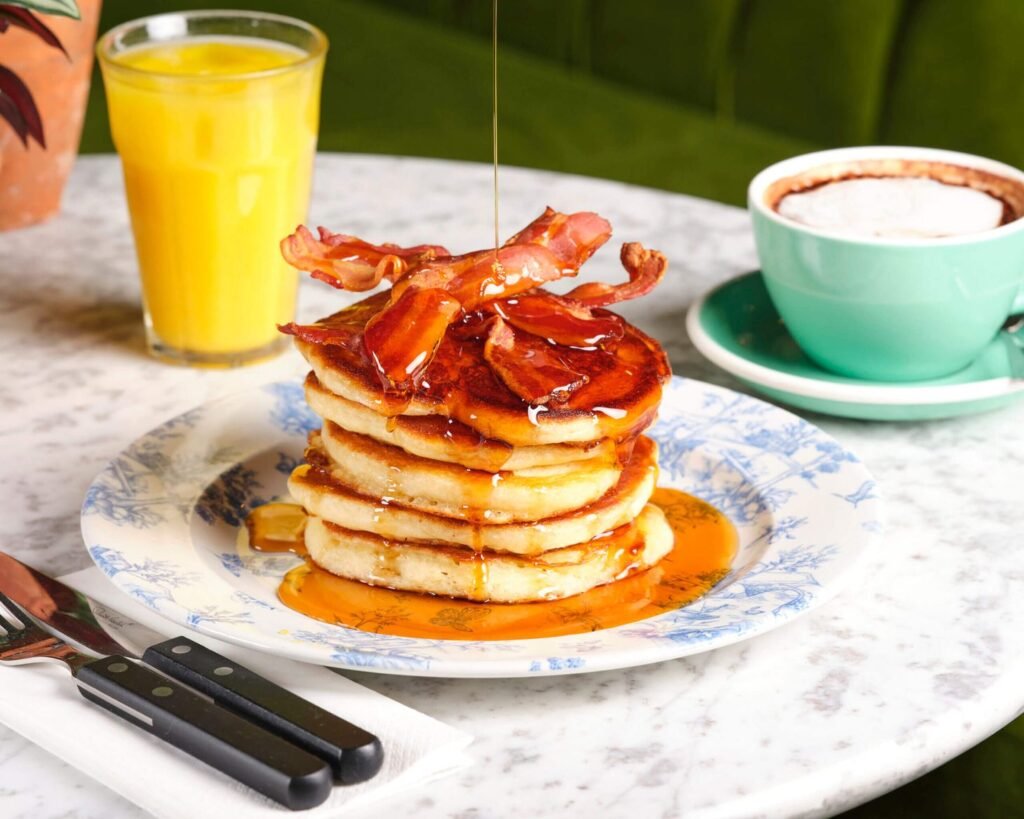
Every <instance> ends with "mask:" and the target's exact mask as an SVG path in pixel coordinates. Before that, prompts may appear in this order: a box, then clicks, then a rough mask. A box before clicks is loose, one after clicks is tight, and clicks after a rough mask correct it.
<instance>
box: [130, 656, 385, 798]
mask: <svg viewBox="0 0 1024 819" xmlns="http://www.w3.org/2000/svg"><path fill="white" fill-rule="evenodd" d="M142 659H143V661H144V662H146V663H147V664H149V665H151V666H152V667H153V668H157V669H159V670H160V671H162V672H163V673H164V674H167V675H168V676H171V677H174V678H175V679H176V680H180V681H181V682H183V683H186V684H187V685H190V686H192V688H195V689H196V690H197V691H201V692H203V693H204V694H206V695H207V696H209V697H211V698H212V699H213V700H214V702H216V703H217V704H218V705H221V706H223V707H225V708H228V709H230V710H232V711H234V712H235V713H236V714H239V715H241V716H244V717H246V718H248V719H250V720H254V721H256V722H257V723H259V724H260V725H261V726H263V727H264V728H266V729H267V730H269V731H272V732H274V733H275V734H277V735H278V736H280V737H282V738H283V739H286V740H288V741H289V742H291V743H294V744H295V745H298V746H299V747H300V748H303V749H305V750H307V751H309V752H310V753H311V754H315V755H316V756H318V757H320V758H321V759H323V760H325V761H326V762H327V763H328V764H329V765H330V766H331V770H332V771H333V772H334V778H335V779H336V780H337V781H339V782H341V783H342V784H345V785H354V784H356V783H357V782H365V781H366V780H367V779H370V778H371V777H373V776H374V775H376V773H377V772H378V771H379V770H380V768H381V765H382V764H383V761H384V754H383V750H382V749H381V744H380V740H378V739H377V737H375V736H374V735H373V734H371V733H369V732H368V731H364V730H363V729H362V728H359V727H357V726H355V725H352V724H351V723H350V722H346V721H345V720H343V719H341V718H340V717H337V716H335V715H334V714H332V713H330V712H329V711H325V710H324V709H323V708H321V707H319V706H318V705H314V704H313V703H311V702H309V701H308V700H305V699H303V698H302V697H300V696H298V695H297V694H293V693H292V692H291V691H288V690H287V689H284V688H282V687H281V686H279V685H277V684H276V683H273V682H271V681H270V680H268V679H266V678H264V677H261V676H260V675H259V674H257V673H256V672H254V671H250V670H249V669H248V668H246V667H245V666H243V665H239V664H238V663H235V662H232V661H231V660H229V659H227V658H226V657H223V656H221V655H220V654H217V653H216V652H215V651H211V650H210V649H208V648H206V647H204V646H201V645H199V643H196V642H193V641H192V640H189V639H188V638H187V637H176V638H174V639H172V640H167V641H165V642H163V643H158V644H157V645H154V646H150V647H149V648H147V649H146V653H145V654H144V655H143V657H142Z"/></svg>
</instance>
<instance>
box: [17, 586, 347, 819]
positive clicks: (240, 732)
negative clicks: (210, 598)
mask: <svg viewBox="0 0 1024 819" xmlns="http://www.w3.org/2000/svg"><path fill="white" fill-rule="evenodd" d="M0 627H2V628H0V663H4V664H8V663H10V664H13V665H19V664H21V663H33V662H39V661H41V660H55V661H57V662H60V663H63V664H64V665H65V666H66V667H67V668H68V669H69V670H70V671H71V676H72V677H74V680H75V684H76V686H77V687H78V691H79V693H81V695H82V696H83V697H85V698H86V699H87V700H89V701H90V702H93V703H95V704H96V705H98V706H100V707H101V708H104V709H106V710H107V711H110V712H111V713H113V714H116V715H117V716H119V717H120V718H121V719H123V720H125V721H126V722H130V723H131V724H132V725H136V726H138V727H139V728H141V729H142V730H144V731H146V732H148V733H150V734H152V735H153V736H155V737H158V738H160V739H162V740H163V741H164V742H167V743H169V744H170V745H173V746H174V747H175V748H178V749H179V750H182V751H184V752H185V753H187V754H188V755H189V756H192V757H194V758H195V759H198V760H200V761H202V762H205V763H206V764H207V765H209V766H211V767H213V768H215V769H216V770H218V771H221V772H222V773H225V774H227V775H228V776H231V777H233V778H234V779H236V780H238V781H239V782H241V783H243V784H245V785H248V786H249V787H250V788H253V789H254V790H256V791H259V792H260V793H262V794H263V795H264V796H268V797H270V798H271V799H273V800H275V801H276V802H279V803H281V804H282V805H284V806H285V807H288V808H290V809H292V810H308V809H309V808H314V807H316V806H317V805H321V804H323V802H324V801H325V800H326V799H327V797H328V796H330V793H331V785H332V784H333V783H332V782H331V768H330V766H329V765H328V764H327V763H326V762H324V761H323V760H322V759H321V758H320V757H318V756H314V755H313V754H307V753H306V752H305V751H303V750H301V749H300V748H296V747H295V746H294V745H292V744H291V743H290V742H286V741H285V740H283V739H281V738H280V737H279V736H277V735H276V734H272V733H270V732H269V731H266V730H264V729H263V728H261V727H260V726H258V725H256V724H255V723H252V722H248V721H247V720H245V719H243V718H242V717H240V716H238V715H237V714H233V713H231V712H230V711H228V710H226V709H224V708H221V707H220V706H219V705H216V704H214V703H213V702H211V701H210V700H209V698H207V697H204V696H203V695H202V694H198V693H196V692H195V691H193V690H192V689H190V688H188V687H186V686H184V685H177V684H176V683H175V682H174V681H172V680H169V679H167V678H166V677H164V676H163V675H161V674H157V673H156V672H155V671H151V670H150V669H148V668H146V667H145V666H144V665H141V664H138V663H135V662H132V661H131V660H128V659H126V658H125V657H120V656H118V655H116V654H114V655H111V656H107V657H103V658H101V659H99V660H96V659H93V658H92V657H91V656H90V655H88V654H85V653H83V652H80V651H77V650H76V649H75V648H74V647H72V646H71V645H69V644H68V643H66V642H65V641H64V640H59V639H57V638H55V637H53V636H52V635H51V634H50V632H49V631H47V630H45V629H44V628H43V627H42V626H40V625H38V624H37V623H36V622H35V621H34V620H33V619H32V618H31V617H29V616H28V615H27V614H25V613H24V612H23V611H21V610H20V609H19V608H18V607H17V606H16V605H15V603H14V602H13V601H12V600H11V599H10V598H8V597H7V596H6V595H4V594H3V593H2V592H0Z"/></svg>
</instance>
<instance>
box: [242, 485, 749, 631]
mask: <svg viewBox="0 0 1024 819" xmlns="http://www.w3.org/2000/svg"><path fill="white" fill-rule="evenodd" d="M651 502H652V503H654V504H656V505H657V506H660V507H661V508H662V510H664V512H665V516H666V518H667V519H668V522H669V524H670V526H671V527H672V531H673V534H674V535H675V546H674V548H673V549H672V551H671V552H670V553H669V554H668V555H667V556H666V557H665V558H664V559H662V560H661V561H660V562H659V563H658V564H657V565H656V566H654V567H652V568H650V569H646V570H644V571H641V572H637V573H634V574H630V575H629V576H627V577H625V578H623V579H621V580H618V581H616V582H614V583H609V584H607V585H605V586H599V587H598V588H596V589H592V590H591V591H588V592H585V593H584V594H580V595H576V596H575V597H569V598H566V599H564V600H552V601H549V602H539V603H517V604H504V603H473V602H469V601H465V600H455V599H451V598H446V597H435V596H431V595H423V594H416V593H414V592H401V591H393V590H391V589H386V588H381V587H376V586H368V585H365V584H363V583H359V582H357V581H354V580H346V579H345V578H341V577H337V576H336V575H333V574H331V573H330V572H327V571H325V570H323V569H321V568H319V567H317V566H316V565H315V564H313V563H312V562H311V561H309V560H308V559H307V561H306V562H305V563H304V564H303V565H301V566H298V567H296V568H295V569H292V570H291V571H290V572H288V574H287V575H285V578H284V580H283V581H282V582H281V586H280V588H279V589H278V596H279V597H280V599H281V601H282V602H283V603H284V604H285V605H286V606H288V607H289V608H292V609H294V610H296V611H298V612H300V613H302V614H305V615H307V616H309V617H313V618H315V619H317V620H323V621H325V622H328V623H337V624H340V625H344V626H348V627H350V628H358V629H361V630H363V631H372V632H377V633H379V634H391V635H396V636H403V637H420V638H425V639H444V640H517V639H527V638H532V637H557V636H563V635H568V634H581V633H586V632H590V631H596V630H598V629H604V628H612V627H614V626H620V625H623V624H625V623H632V622H636V621H638V620H645V619H647V618H648V617H653V616H655V615H658V614H662V613H663V612H666V611H671V610H673V609H677V608H680V607H682V606H685V605H687V604H689V603H692V602H693V601H694V600H696V599H697V598H699V597H701V596H702V595H704V594H706V593H707V592H708V591H710V590H711V588H712V587H713V586H714V585H715V584H716V583H718V581H720V580H721V579H722V578H723V577H724V576H725V575H726V574H727V573H728V571H729V567H730V566H731V564H732V560H733V557H734V556H735V553H736V548H737V544H738V537H737V534H736V530H735V528H734V527H733V525H732V524H731V523H730V522H729V520H728V519H727V518H726V517H725V516H724V515H723V514H722V513H721V512H719V511H718V510H717V509H715V508H714V507H712V506H710V505H709V504H707V503H704V502H703V501H702V500H700V499H698V498H695V497H693V496H691V495H687V494H685V493H683V492H680V491H678V490H675V489H666V488H662V489H658V490H656V491H655V493H654V496H653V497H652V498H651ZM280 505H287V504H280ZM265 508H266V507H259V508H258V509H256V510H254V512H253V514H252V515H251V516H250V521H249V522H247V525H249V528H250V531H253V529H254V528H255V529H257V530H258V529H259V528H261V527H260V524H259V522H258V519H259V512H260V509H265ZM294 509H298V510H300V512H301V507H298V506H294ZM254 520H255V521H256V522H255V523H253V521H254ZM271 544H272V545H271V547H270V548H269V549H268V548H265V547H262V546H260V545H258V544H257V543H256V542H253V544H252V545H253V548H256V549H259V550H261V551H293V552H296V553H298V554H301V553H302V544H301V542H293V543H291V544H290V545H288V546H286V545H285V544H284V543H283V542H282V541H271ZM395 548H396V549H399V548H401V547H400V546H396V547H395ZM622 548H623V549H626V550H628V549H629V548H631V547H630V546H629V545H628V544H625V543H623V546H622ZM616 551H617V550H611V551H610V552H609V559H616V560H618V559H620V558H621V559H624V560H627V561H628V558H629V555H628V554H625V555H618V554H617V553H616ZM477 555H478V558H477V559H478V560H479V564H480V572H481V575H480V576H479V577H478V581H479V582H480V583H481V588H482V587H483V585H484V584H486V558H485V556H484V554H483V553H482V552H477ZM385 562H386V561H385Z"/></svg>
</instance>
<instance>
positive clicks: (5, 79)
mask: <svg viewBox="0 0 1024 819" xmlns="http://www.w3.org/2000/svg"><path fill="white" fill-rule="evenodd" d="M0 97H6V98H7V99H8V100H10V101H11V103H12V104H13V105H14V108H15V109H16V110H17V112H18V113H19V114H20V115H21V118H22V120H23V121H24V123H25V133H26V134H27V135H28V136H30V137H32V138H33V139H34V140H35V141H36V142H38V143H39V145H40V146H41V147H43V148H45V147H46V138H45V137H44V136H43V120H42V118H41V117H40V116H39V109H38V108H36V103H35V100H33V99H32V92H31V91H29V90H28V86H26V85H25V83H23V82H22V81H21V78H19V77H18V75H17V74H15V73H14V72H13V71H11V69H9V68H5V67H4V66H2V65H0ZM12 124H13V123H12Z"/></svg>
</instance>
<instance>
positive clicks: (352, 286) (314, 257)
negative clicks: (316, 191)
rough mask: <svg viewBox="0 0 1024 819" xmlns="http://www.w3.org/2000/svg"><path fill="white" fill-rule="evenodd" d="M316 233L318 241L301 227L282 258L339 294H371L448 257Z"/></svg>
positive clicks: (430, 248)
mask: <svg viewBox="0 0 1024 819" xmlns="http://www.w3.org/2000/svg"><path fill="white" fill-rule="evenodd" d="M317 230H318V231H319V234H320V236H319V238H316V237H314V236H313V234H312V233H311V232H310V231H309V229H308V228H306V227H305V226H303V225H299V227H298V228H296V230H295V233H293V234H292V235H291V236H286V237H285V238H284V239H282V240H281V255H282V256H284V259H285V261H286V262H288V264H290V265H291V266H292V267H295V268H297V269H299V270H305V271H306V272H307V273H312V274H313V278H314V279H320V280H321V281H324V282H327V284H329V285H331V286H332V287H337V288H338V289H339V290H356V291H360V290H371V289H373V288H374V287H376V286H377V285H378V284H380V283H381V281H382V280H383V279H388V280H389V281H392V282H394V281H398V280H399V279H400V278H402V276H404V275H405V274H406V273H407V272H408V271H409V270H410V269H415V268H417V267H419V266H420V265H422V264H423V263H424V262H428V261H430V260H431V259H436V258H438V257H441V256H448V255H449V254H448V251H447V250H445V249H444V248H443V247H441V246H440V245H416V246H415V247H404V248H403V247H399V246H398V245H390V244H383V245H371V244H370V243H369V242H364V241H363V240H362V239H357V238H356V237H355V236H346V235H345V234H342V233H331V231H329V230H327V229H326V228H322V227H321V228H318V229H317Z"/></svg>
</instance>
